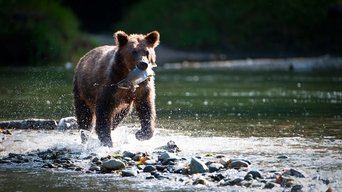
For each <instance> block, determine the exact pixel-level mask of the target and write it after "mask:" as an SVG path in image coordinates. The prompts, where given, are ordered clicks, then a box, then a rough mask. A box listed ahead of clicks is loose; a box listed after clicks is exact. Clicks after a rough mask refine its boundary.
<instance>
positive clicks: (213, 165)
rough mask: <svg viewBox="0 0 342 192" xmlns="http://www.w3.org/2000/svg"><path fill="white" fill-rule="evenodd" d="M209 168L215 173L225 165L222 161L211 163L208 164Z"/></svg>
mask: <svg viewBox="0 0 342 192" xmlns="http://www.w3.org/2000/svg"><path fill="white" fill-rule="evenodd" d="M208 168H209V172H210V173H213V172H217V171H219V170H221V169H223V168H224V166H223V165H222V164H221V163H211V164H210V165H209V166H208Z"/></svg>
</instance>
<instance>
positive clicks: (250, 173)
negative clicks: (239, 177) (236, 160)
mask: <svg viewBox="0 0 342 192" xmlns="http://www.w3.org/2000/svg"><path fill="white" fill-rule="evenodd" d="M248 175H251V176H252V178H253V179H256V178H260V179H263V176H262V175H261V173H260V172H259V171H249V172H248V173H247V174H246V176H245V179H246V180H248V179H247V178H248ZM246 177H247V178H246Z"/></svg>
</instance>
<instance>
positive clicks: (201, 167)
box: [190, 157, 209, 174]
mask: <svg viewBox="0 0 342 192" xmlns="http://www.w3.org/2000/svg"><path fill="white" fill-rule="evenodd" d="M208 171H209V168H208V167H207V166H206V165H205V163H203V162H202V161H201V160H199V159H197V158H196V157H192V158H191V162H190V174H195V173H205V172H208Z"/></svg>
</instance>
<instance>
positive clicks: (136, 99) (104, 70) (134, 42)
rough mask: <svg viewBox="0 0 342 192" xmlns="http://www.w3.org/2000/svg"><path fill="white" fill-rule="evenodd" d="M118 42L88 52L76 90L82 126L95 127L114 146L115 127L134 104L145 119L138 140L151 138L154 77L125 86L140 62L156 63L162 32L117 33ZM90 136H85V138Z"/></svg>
mask: <svg viewBox="0 0 342 192" xmlns="http://www.w3.org/2000/svg"><path fill="white" fill-rule="evenodd" d="M114 39H115V46H101V47H97V48H95V49H93V50H91V51H89V52H88V53H87V54H86V55H84V56H83V57H82V58H81V59H80V61H79V63H78V64H77V66H76V68H75V75H74V82H73V86H74V87H73V92H74V104H75V113H76V118H77V123H78V125H79V128H80V129H83V130H91V129H92V127H93V122H95V130H96V133H97V135H98V138H99V140H100V142H101V144H102V145H103V146H108V147H112V146H113V144H112V138H111V129H115V128H116V127H117V126H118V125H119V123H120V122H121V121H122V120H123V119H124V118H125V117H126V116H127V115H128V113H129V112H130V111H131V108H132V107H133V106H134V108H135V110H136V112H137V114H138V116H139V119H140V123H141V129H140V130H139V131H138V132H137V133H136V138H137V139H138V140H148V139H150V138H151V137H152V136H153V132H154V127H155V117H156V110H155V87H154V78H153V77H149V78H147V79H146V80H145V81H143V82H141V83H140V84H139V86H138V87H137V89H136V90H134V91H132V90H130V89H122V88H120V87H118V82H120V81H121V80H123V79H125V77H127V75H128V74H129V72H130V71H131V70H132V69H133V68H135V67H136V66H137V65H138V64H140V65H141V64H143V65H144V66H145V68H146V67H147V66H154V65H155V62H156V54H155V50H154V49H155V48H156V47H157V46H158V44H159V33H158V32H157V31H153V32H150V33H148V34H146V35H142V34H131V35H127V34H126V33H125V32H123V31H117V32H116V33H115V34H114ZM85 141H86V139H85V138H84V137H83V138H82V142H83V143H84V142H85Z"/></svg>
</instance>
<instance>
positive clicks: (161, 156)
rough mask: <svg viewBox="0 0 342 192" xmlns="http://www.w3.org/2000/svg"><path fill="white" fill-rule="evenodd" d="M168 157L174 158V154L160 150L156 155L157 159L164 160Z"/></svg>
mask: <svg viewBox="0 0 342 192" xmlns="http://www.w3.org/2000/svg"><path fill="white" fill-rule="evenodd" d="M169 158H175V155H174V154H172V153H169V152H162V153H160V155H159V156H158V160H159V161H164V160H166V159H169Z"/></svg>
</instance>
